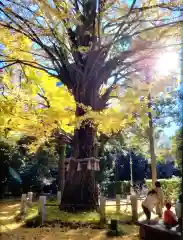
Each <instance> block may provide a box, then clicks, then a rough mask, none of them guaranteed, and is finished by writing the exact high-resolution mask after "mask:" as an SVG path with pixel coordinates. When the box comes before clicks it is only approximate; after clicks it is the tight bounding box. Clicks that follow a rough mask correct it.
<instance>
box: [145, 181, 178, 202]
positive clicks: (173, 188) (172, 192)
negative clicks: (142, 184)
mask: <svg viewBox="0 0 183 240" xmlns="http://www.w3.org/2000/svg"><path fill="white" fill-rule="evenodd" d="M158 181H159V182H160V183H161V186H162V189H163V193H164V196H165V201H176V200H177V197H178V195H179V193H180V184H181V180H180V178H171V179H159V180H158ZM146 185H147V186H148V188H149V189H151V188H152V180H150V179H148V180H146Z"/></svg>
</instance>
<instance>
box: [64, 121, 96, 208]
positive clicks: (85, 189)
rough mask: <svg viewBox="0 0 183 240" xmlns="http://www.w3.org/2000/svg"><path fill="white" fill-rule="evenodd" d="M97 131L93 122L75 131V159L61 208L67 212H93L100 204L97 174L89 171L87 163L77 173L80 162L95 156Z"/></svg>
mask: <svg viewBox="0 0 183 240" xmlns="http://www.w3.org/2000/svg"><path fill="white" fill-rule="evenodd" d="M95 137H96V130H95V128H94V127H93V126H92V125H91V122H83V124H82V127H80V129H78V130H76V131H75V135H74V143H73V147H74V149H73V157H74V159H75V160H71V161H70V169H69V171H68V173H67V180H66V183H65V188H64V192H63V196H62V201H61V208H62V209H64V210H66V211H91V210H94V209H96V205H97V204H98V195H97V187H96V181H95V172H94V171H93V170H88V169H87V161H84V162H83V163H82V164H81V170H80V171H77V166H78V160H84V159H86V158H91V157H96V156H95Z"/></svg>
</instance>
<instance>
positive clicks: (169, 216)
mask: <svg viewBox="0 0 183 240" xmlns="http://www.w3.org/2000/svg"><path fill="white" fill-rule="evenodd" d="M164 223H165V224H168V225H176V224H177V220H176V217H175V215H174V213H173V212H172V211H171V210H168V209H167V210H165V212H164Z"/></svg>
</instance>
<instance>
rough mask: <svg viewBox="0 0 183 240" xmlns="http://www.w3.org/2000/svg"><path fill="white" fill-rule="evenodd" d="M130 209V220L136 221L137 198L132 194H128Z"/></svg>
mask: <svg viewBox="0 0 183 240" xmlns="http://www.w3.org/2000/svg"><path fill="white" fill-rule="evenodd" d="M130 201H131V209H132V221H133V222H136V221H138V200H137V195H135V194H133V195H131V196H130Z"/></svg>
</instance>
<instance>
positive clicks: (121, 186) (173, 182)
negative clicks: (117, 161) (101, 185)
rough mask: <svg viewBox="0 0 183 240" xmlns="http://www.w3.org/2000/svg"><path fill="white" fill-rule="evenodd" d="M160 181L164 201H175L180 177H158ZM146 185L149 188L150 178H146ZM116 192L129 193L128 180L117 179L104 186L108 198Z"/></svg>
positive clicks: (150, 186)
mask: <svg viewBox="0 0 183 240" xmlns="http://www.w3.org/2000/svg"><path fill="white" fill-rule="evenodd" d="M158 181H160V183H161V186H162V189H163V192H164V196H165V201H176V200H177V197H178V195H179V193H180V183H181V180H180V178H171V179H160V180H158ZM145 183H146V185H147V186H148V188H149V190H150V189H151V188H152V180H151V179H147V180H146V182H145ZM116 194H121V195H123V196H125V195H129V194H130V182H129V181H117V182H110V183H108V186H107V187H106V191H105V195H106V196H107V197H109V198H115V197H116Z"/></svg>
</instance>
